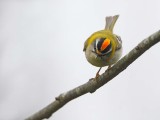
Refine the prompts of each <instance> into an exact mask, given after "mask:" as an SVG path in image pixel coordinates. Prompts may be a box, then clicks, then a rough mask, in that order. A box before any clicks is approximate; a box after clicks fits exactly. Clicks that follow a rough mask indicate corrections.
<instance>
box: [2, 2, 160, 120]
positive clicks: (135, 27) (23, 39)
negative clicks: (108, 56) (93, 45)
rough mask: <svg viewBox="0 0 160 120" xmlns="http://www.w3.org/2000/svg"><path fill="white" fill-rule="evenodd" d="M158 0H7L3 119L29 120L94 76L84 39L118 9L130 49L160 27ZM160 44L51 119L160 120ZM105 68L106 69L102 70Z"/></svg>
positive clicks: (119, 25)
mask: <svg viewBox="0 0 160 120" xmlns="http://www.w3.org/2000/svg"><path fill="white" fill-rule="evenodd" d="M159 5H160V1H159V0H152V1H151V0H150V1H146V0H141V1H140V0H134V1H131V0H79V1H78V0H21V1H20V0H6V1H5V0H0V120H22V119H24V118H26V117H28V116H29V115H31V114H33V113H35V112H37V111H38V110H40V109H41V108H43V107H44V106H46V105H48V104H49V103H50V102H52V101H53V100H54V98H55V97H56V96H58V95H59V94H60V93H62V92H65V91H67V90H70V89H72V88H74V87H76V86H79V85H81V84H83V83H85V82H87V81H88V80H89V78H91V77H94V76H95V73H96V72H97V70H98V68H96V67H94V66H92V65H90V64H89V63H88V62H87V61H86V59H85V55H84V53H83V51H82V50H83V44H84V41H85V40H86V39H87V38H88V37H89V36H90V35H91V34H92V33H93V32H95V31H98V30H100V29H103V28H104V26H105V17H106V16H110V15H115V14H119V15H120V17H119V19H118V21H117V23H116V25H115V29H114V32H115V33H116V34H118V35H120V36H121V38H122V40H123V51H124V52H123V55H125V54H126V53H128V52H129V51H130V50H131V49H132V48H133V47H135V46H136V45H137V44H138V43H139V42H140V41H141V40H143V39H144V38H146V37H148V36H149V35H150V34H152V33H154V32H156V31H158V30H159V28H160V14H159V11H160V7H159ZM159 51H160V44H157V45H155V46H154V47H153V48H151V49H150V50H149V51H147V52H146V53H145V54H143V55H142V56H141V57H140V58H139V59H138V60H136V61H135V62H134V63H133V64H132V65H131V66H129V67H128V68H127V69H126V70H125V71H124V72H122V73H121V74H119V75H118V76H117V77H116V78H114V80H112V81H110V82H109V83H108V84H106V85H105V86H103V87H102V88H100V89H99V90H97V91H96V92H95V93H94V94H86V95H84V96H82V97H80V98H78V99H76V100H73V101H71V102H70V103H68V104H67V105H65V106H64V107H63V108H62V109H60V110H59V111H57V112H56V113H55V114H54V115H53V116H52V117H51V118H50V119H49V120H159V119H160V114H159V111H160V103H159V101H160V87H159V85H160V80H159V79H160V78H159V68H158V67H159V66H160V63H159V61H160V53H159ZM105 69H106V68H103V70H102V72H103V71H104V70H105Z"/></svg>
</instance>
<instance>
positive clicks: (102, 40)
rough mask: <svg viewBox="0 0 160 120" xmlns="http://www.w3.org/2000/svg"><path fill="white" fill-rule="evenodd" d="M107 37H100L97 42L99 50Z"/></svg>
mask: <svg viewBox="0 0 160 120" xmlns="http://www.w3.org/2000/svg"><path fill="white" fill-rule="evenodd" d="M105 39H106V38H100V39H99V41H98V43H97V49H98V51H100V50H101V46H102V44H103V42H104V40H105Z"/></svg>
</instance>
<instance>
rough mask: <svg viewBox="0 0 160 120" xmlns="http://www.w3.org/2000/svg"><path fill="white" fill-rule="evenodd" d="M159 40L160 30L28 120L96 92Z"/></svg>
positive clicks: (47, 116)
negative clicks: (95, 76)
mask: <svg viewBox="0 0 160 120" xmlns="http://www.w3.org/2000/svg"><path fill="white" fill-rule="evenodd" d="M159 41H160V30H159V31H158V32H156V33H154V34H152V35H151V36H149V37H148V38H146V39H145V40H143V41H142V42H140V43H139V44H138V45H137V46H136V47H135V48H134V49H133V50H131V51H130V52H129V53H128V54H127V55H125V56H124V57H123V58H122V59H121V60H119V61H118V62H117V63H116V64H115V65H114V66H113V67H112V68H111V69H109V70H108V71H105V73H103V74H102V75H100V76H99V77H98V79H97V81H95V80H94V79H93V78H92V79H90V80H89V81H88V82H87V83H85V84H83V85H80V86H78V87H76V88H74V89H72V90H69V91H68V92H65V93H62V94H60V95H59V96H58V97H56V99H55V101H53V102H52V103H51V104H49V105H48V106H46V107H45V108H43V109H42V110H40V111H39V112H37V113H35V114H33V115H32V116H30V117H28V118H27V119H26V120H42V119H44V118H49V117H50V116H51V115H52V114H53V113H54V112H56V111H57V110H59V109H60V108H61V107H63V106H64V105H65V104H66V103H68V102H69V101H71V100H73V99H75V98H77V97H79V96H81V95H84V94H86V93H89V92H90V93H93V92H95V91H96V90H97V89H98V88H100V87H101V86H103V85H104V84H106V83H107V82H108V81H110V80H112V79H113V78H114V77H116V76H117V75H118V74H119V73H120V72H122V71H123V70H124V69H126V68H127V67H128V66H129V65H130V64H131V63H133V62H134V61H135V60H136V59H137V58H138V57H139V56H140V55H142V54H143V53H144V52H145V51H146V50H148V49H149V48H150V47H152V46H153V45H155V44H156V43H158V42H159Z"/></svg>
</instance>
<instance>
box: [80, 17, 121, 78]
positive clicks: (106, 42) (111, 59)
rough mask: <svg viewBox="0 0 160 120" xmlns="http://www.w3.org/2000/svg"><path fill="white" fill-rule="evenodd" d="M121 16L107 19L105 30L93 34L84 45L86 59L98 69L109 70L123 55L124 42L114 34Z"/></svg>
mask: <svg viewBox="0 0 160 120" xmlns="http://www.w3.org/2000/svg"><path fill="white" fill-rule="evenodd" d="M118 17H119V15H115V16H109V17H106V26H105V29H104V30H100V31H97V32H95V33H93V34H92V35H91V36H90V37H89V38H88V39H87V40H86V41H85V43H84V49H83V51H84V52H85V56H86V59H87V61H88V62H89V63H91V64H92V65H94V66H96V67H100V69H99V70H98V72H97V74H96V78H97V77H98V76H99V72H100V70H101V68H102V67H104V66H108V69H109V68H110V67H111V65H113V64H114V63H116V62H117V61H118V60H119V59H120V57H121V55H122V41H121V38H120V36H118V35H116V34H114V33H113V28H114V25H115V23H116V21H117V19H118Z"/></svg>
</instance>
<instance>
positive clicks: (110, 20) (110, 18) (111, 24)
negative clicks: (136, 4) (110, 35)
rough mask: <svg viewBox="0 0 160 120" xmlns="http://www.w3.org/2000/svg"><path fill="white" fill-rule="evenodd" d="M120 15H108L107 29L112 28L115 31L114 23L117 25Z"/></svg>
mask: <svg viewBox="0 0 160 120" xmlns="http://www.w3.org/2000/svg"><path fill="white" fill-rule="evenodd" d="M118 17H119V15H115V16H108V17H106V26H105V30H110V31H111V32H113V28H114V25H115V23H116V21H117V19H118Z"/></svg>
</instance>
